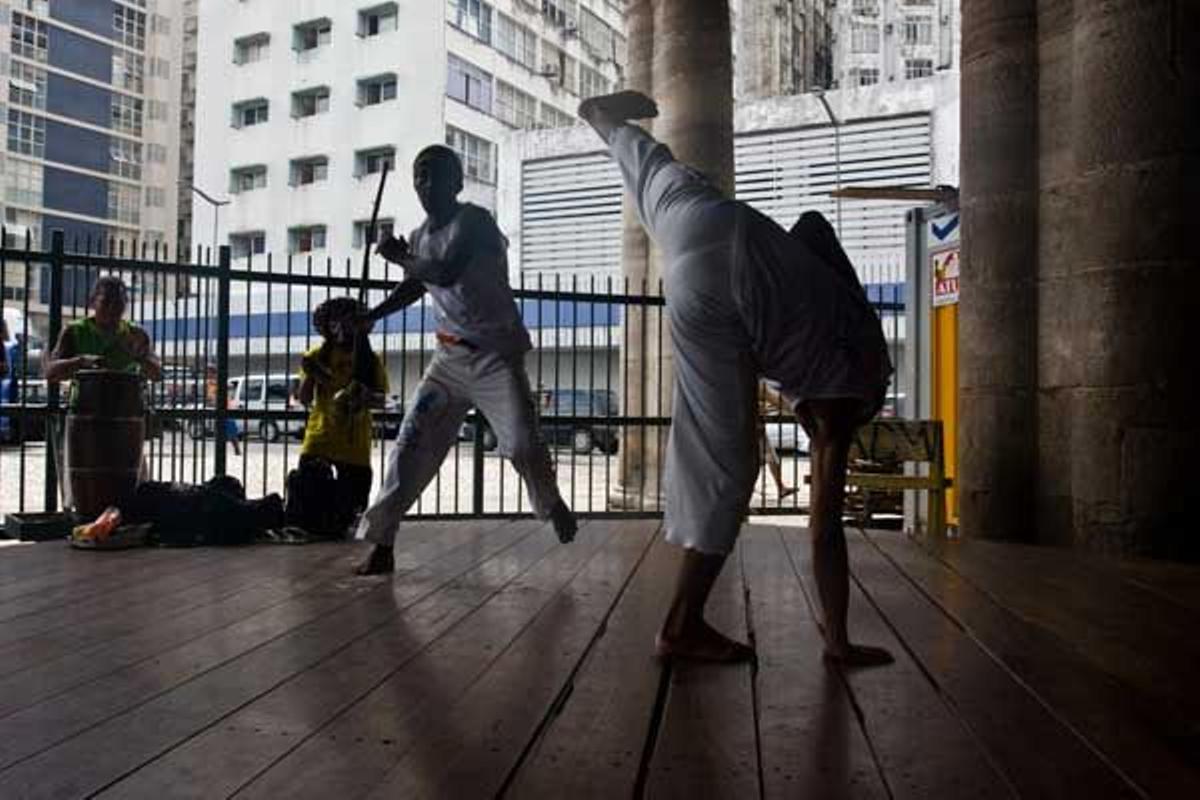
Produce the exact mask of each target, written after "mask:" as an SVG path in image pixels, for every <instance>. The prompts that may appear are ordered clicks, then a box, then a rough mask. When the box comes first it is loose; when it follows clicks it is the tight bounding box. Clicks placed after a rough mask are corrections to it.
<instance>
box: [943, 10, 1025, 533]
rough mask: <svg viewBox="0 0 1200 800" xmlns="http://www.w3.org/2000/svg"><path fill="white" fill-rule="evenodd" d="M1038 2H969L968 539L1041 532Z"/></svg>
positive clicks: (963, 409) (965, 171) (965, 134)
mask: <svg viewBox="0 0 1200 800" xmlns="http://www.w3.org/2000/svg"><path fill="white" fill-rule="evenodd" d="M1036 6H1037V4H1036V0H1009V2H1004V3H996V2H993V0H964V2H963V61H962V123H961V124H962V169H961V175H962V194H961V208H962V220H963V278H962V302H961V304H960V306H959V315H960V317H959V337H960V343H959V358H960V361H959V419H960V428H959V448H960V450H959V491H960V495H959V504H960V505H959V509H960V523H961V528H962V530H963V532H964V534H965V535H968V536H978V537H983V538H1004V539H1026V538H1031V537H1032V535H1033V514H1032V508H1033V502H1032V501H1033V485H1034V467H1035V452H1036V437H1035V435H1034V434H1033V431H1035V430H1036V421H1037V420H1036V412H1035V402H1034V390H1035V388H1036V385H1037V383H1036V378H1037V375H1036V354H1037V350H1036V336H1037V328H1036V308H1037V306H1036V293H1035V283H1034V277H1035V276H1034V270H1035V265H1036V257H1037V194H1036V188H1037V183H1036V179H1037V159H1036V155H1037V86H1038V83H1037V39H1036V30H1037V19H1036Z"/></svg>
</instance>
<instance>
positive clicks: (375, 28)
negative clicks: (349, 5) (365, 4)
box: [358, 3, 398, 36]
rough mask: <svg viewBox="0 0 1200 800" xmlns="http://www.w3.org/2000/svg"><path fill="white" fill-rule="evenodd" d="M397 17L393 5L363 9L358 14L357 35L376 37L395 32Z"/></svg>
mask: <svg viewBox="0 0 1200 800" xmlns="http://www.w3.org/2000/svg"><path fill="white" fill-rule="evenodd" d="M397 16H398V13H397V10H396V4H395V3H384V4H383V5H379V6H374V7H372V8H367V9H363V10H362V11H360V12H358V35H359V36H378V35H379V34H381V33H390V32H391V31H394V30H396V18H397Z"/></svg>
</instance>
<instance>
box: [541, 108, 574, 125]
mask: <svg viewBox="0 0 1200 800" xmlns="http://www.w3.org/2000/svg"><path fill="white" fill-rule="evenodd" d="M575 122H576V120H575V117H573V116H571V115H570V114H568V113H567V112H565V111H560V110H559V109H557V108H555V107H554V106H552V105H550V104H549V103H542V126H543V127H546V128H569V127H571V126H572V125H574V124H575Z"/></svg>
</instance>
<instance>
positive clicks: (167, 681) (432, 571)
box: [0, 525, 548, 796]
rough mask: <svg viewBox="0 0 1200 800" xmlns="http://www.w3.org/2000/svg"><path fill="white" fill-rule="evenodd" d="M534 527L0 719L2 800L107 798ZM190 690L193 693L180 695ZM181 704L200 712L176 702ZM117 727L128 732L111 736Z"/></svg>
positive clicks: (284, 607) (277, 612)
mask: <svg viewBox="0 0 1200 800" xmlns="http://www.w3.org/2000/svg"><path fill="white" fill-rule="evenodd" d="M533 530H534V529H533V528H532V527H531V526H526V525H513V526H507V527H504V528H501V529H500V530H498V531H493V530H488V529H487V528H485V527H475V526H472V534H473V536H472V540H471V541H468V542H467V543H465V544H464V545H462V546H460V547H458V548H455V549H454V550H452V551H451V552H449V553H448V554H447V555H446V556H444V557H443V558H441V559H439V560H437V561H436V562H433V563H431V564H428V565H426V566H424V567H422V568H420V569H417V570H414V571H413V572H410V573H408V574H407V575H403V576H400V577H398V578H395V579H394V580H393V579H391V578H390V577H383V578H376V579H369V580H363V579H361V578H357V577H354V576H347V577H346V578H344V579H342V580H341V581H339V582H337V583H334V584H330V585H328V586H325V587H321V588H320V589H319V590H318V591H315V592H310V593H308V594H306V595H304V596H302V597H300V598H296V599H295V600H294V601H290V602H287V603H284V604H281V605H279V606H276V607H274V608H272V609H269V610H268V611H266V612H264V613H262V614H258V615H256V616H254V617H251V618H248V619H247V620H244V621H243V622H242V623H239V624H237V625H234V626H231V627H229V628H226V629H223V630H221V631H218V632H216V633H214V634H210V635H208V636H204V637H201V638H200V639H197V640H195V641H193V642H191V643H189V644H188V645H186V646H184V647H180V648H176V649H174V650H171V651H169V652H167V653H163V654H161V655H160V656H158V657H157V658H155V659H154V660H153V662H152V663H151V664H149V665H133V666H132V667H129V668H126V669H122V670H119V671H117V672H115V673H112V674H110V675H108V676H105V677H104V678H102V679H100V680H97V681H92V682H90V683H88V684H85V685H83V686H80V687H77V688H76V689H72V690H71V691H69V692H66V693H64V694H62V695H59V696H58V697H56V698H54V699H53V700H51V701H48V702H43V703H40V704H38V705H36V706H33V707H31V708H28V709H24V710H22V711H20V712H17V713H16V714H12V715H9V716H8V717H6V718H4V719H3V720H0V767H2V768H3V772H0V796H5V795H8V796H12V795H14V794H15V795H19V796H26V794H24V793H28V792H33V791H35V790H36V792H37V793H38V795H39V796H40V795H42V794H43V793H44V794H48V795H53V794H55V793H56V792H58V793H61V792H66V793H71V791H72V790H70V789H64V787H74V786H79V787H83V786H90V787H92V790H94V789H98V788H100V787H102V786H103V785H105V784H106V783H107V782H109V781H111V780H115V779H116V778H118V777H120V776H121V775H122V774H123V773H124V771H125V770H126V769H128V768H129V767H130V766H131V762H134V763H133V766H136V764H137V763H140V761H141V760H142V759H143V755H144V752H145V750H146V749H147V748H154V747H161V745H162V741H163V739H164V737H170V736H178V737H180V738H185V737H186V736H188V735H190V734H191V733H192V732H194V730H195V729H196V725H197V723H196V719H197V716H200V717H201V718H205V717H206V715H212V714H217V715H218V716H219V715H220V714H221V713H222V710H224V712H225V713H227V711H228V710H232V708H236V707H237V706H239V705H241V704H243V703H245V702H247V701H249V700H250V699H253V698H254V697H255V696H257V695H258V694H261V693H263V692H265V691H268V690H269V689H270V688H272V687H273V686H274V685H276V684H277V683H279V682H280V681H282V680H285V679H286V678H287V677H289V676H291V675H293V674H295V673H297V672H299V671H302V670H303V669H305V668H306V667H307V666H309V665H310V664H311V663H314V662H315V661H318V660H320V659H322V658H325V657H327V656H328V655H329V654H330V653H331V652H336V650H337V649H339V648H340V647H341V646H343V645H344V644H346V643H347V642H349V641H351V640H353V639H356V638H358V637H359V636H361V635H363V634H365V633H366V632H369V630H371V629H372V628H373V627H375V626H377V625H379V624H383V623H386V622H387V621H388V620H390V619H392V618H393V617H394V614H395V613H396V612H397V611H398V610H400V609H402V608H404V607H406V606H408V605H411V604H413V603H415V602H418V601H419V600H421V599H422V598H424V597H426V596H427V595H429V594H432V593H434V592H436V591H437V590H438V589H439V588H441V587H442V586H443V585H445V584H446V583H448V582H450V581H452V580H454V579H455V578H457V577H458V576H459V575H461V574H462V573H463V572H466V571H468V570H470V569H471V568H473V567H474V566H475V565H477V564H479V563H481V562H483V561H486V560H488V559H489V558H491V557H492V556H494V555H496V554H497V553H499V552H501V551H503V550H505V549H507V548H508V547H510V546H512V545H514V543H517V542H520V541H521V540H522V539H525V538H529V535H530V533H531V531H533ZM539 538H542V539H546V538H548V537H546V536H541V537H539ZM185 685H186V687H187V691H184V692H178V693H172V692H171V690H172V689H174V688H176V687H181V686H185ZM198 690H199V691H200V696H199V697H197V696H196V692H197V691H198ZM160 696H161V697H162V699H158V698H160ZM180 699H185V700H186V699H190V700H191V701H192V704H191V705H188V703H187V702H175V701H177V700H180ZM155 700H158V701H157V702H152V701H155ZM230 705H232V708H230ZM114 729H118V730H120V731H121V735H118V736H113V735H110V733H111V731H113V730H114ZM81 734H82V735H81ZM153 752H158V751H157V750H155V751H153ZM18 761H19V762H20V763H17V762H18Z"/></svg>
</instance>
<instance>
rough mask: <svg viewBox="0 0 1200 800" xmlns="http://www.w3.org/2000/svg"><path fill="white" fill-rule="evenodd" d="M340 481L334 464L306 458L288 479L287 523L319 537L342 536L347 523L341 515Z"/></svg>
mask: <svg viewBox="0 0 1200 800" xmlns="http://www.w3.org/2000/svg"><path fill="white" fill-rule="evenodd" d="M337 489H338V486H337V480H336V479H335V478H334V475H333V465H332V464H330V463H329V462H328V461H324V460H322V459H319V458H306V459H304V460H303V461H301V462H300V465H299V466H298V467H296V468H295V469H293V470H292V471H290V472H289V473H288V476H287V491H286V497H287V502H286V505H285V507H284V509H285V510H284V516H285V517H286V519H287V524H288V525H290V526H294V527H297V528H303V529H304V530H305V531H307V532H308V533H310V534H313V535H316V536H340V535H341V534H342V533H343V532H344V530H345V520H344V519H343V518H342V515H341V514H340V513H339V510H338V507H339V505H340V504H339V503H338V502H337V501H338V492H337Z"/></svg>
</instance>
